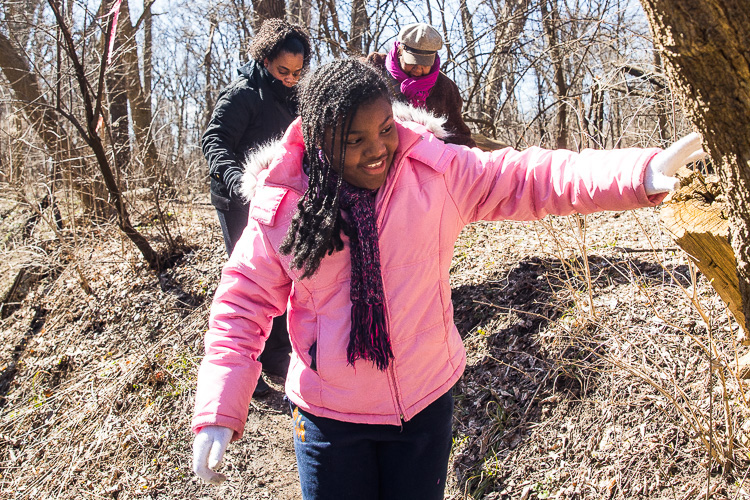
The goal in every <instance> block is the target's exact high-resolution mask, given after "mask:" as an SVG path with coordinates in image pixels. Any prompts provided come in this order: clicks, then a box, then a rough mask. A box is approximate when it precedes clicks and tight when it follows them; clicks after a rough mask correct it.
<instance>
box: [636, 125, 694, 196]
mask: <svg viewBox="0 0 750 500" xmlns="http://www.w3.org/2000/svg"><path fill="white" fill-rule="evenodd" d="M702 141H703V137H701V135H700V134H699V133H697V132H693V133H690V134H688V135H686V136H685V137H683V138H682V139H680V140H679V141H677V142H675V143H674V144H672V145H671V146H669V147H668V148H667V149H665V150H664V151H662V152H660V153H658V154H657V155H656V156H654V157H653V158H651V161H650V162H649V163H648V165H647V166H646V177H645V178H644V179H643V187H644V188H645V189H646V194H647V195H649V196H650V195H652V194H658V193H667V192H669V191H674V190H675V189H677V187H678V186H679V184H680V181H679V180H678V179H677V178H676V177H674V174H675V172H677V171H678V170H679V169H680V167H682V166H683V165H687V164H688V163H692V162H694V161H698V160H700V159H702V158H705V156H706V152H705V151H703V148H702V146H701V142H702Z"/></svg>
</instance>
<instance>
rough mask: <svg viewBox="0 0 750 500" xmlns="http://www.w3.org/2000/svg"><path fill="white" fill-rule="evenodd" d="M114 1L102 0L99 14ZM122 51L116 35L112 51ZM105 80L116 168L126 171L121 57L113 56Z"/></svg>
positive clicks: (127, 123) (125, 106)
mask: <svg viewBox="0 0 750 500" xmlns="http://www.w3.org/2000/svg"><path fill="white" fill-rule="evenodd" d="M114 3H115V2H114V1H113V0H110V1H105V2H102V5H101V8H100V9H99V15H100V16H104V15H106V14H107V12H109V11H110V9H111V8H112V6H113V5H114ZM107 43H109V40H106V39H102V44H107ZM102 46H103V45H102ZM121 51H122V44H121V43H120V40H119V39H118V38H117V37H115V40H114V44H113V47H112V52H113V53H115V54H118V53H120V52H121ZM105 80H106V86H107V96H108V101H109V106H108V107H109V121H110V130H111V131H112V149H113V151H114V158H115V169H116V170H117V171H118V172H124V171H127V169H128V165H129V164H130V117H129V116H128V88H127V84H126V81H125V80H126V73H125V68H124V66H123V64H122V60H121V59H120V58H115V57H113V58H112V63H111V64H110V66H109V68H108V69H107V74H106V76H105Z"/></svg>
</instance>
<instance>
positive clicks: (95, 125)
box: [48, 0, 161, 270]
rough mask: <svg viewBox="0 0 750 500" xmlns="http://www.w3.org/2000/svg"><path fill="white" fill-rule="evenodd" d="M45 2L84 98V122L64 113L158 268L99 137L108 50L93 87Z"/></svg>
mask: <svg viewBox="0 0 750 500" xmlns="http://www.w3.org/2000/svg"><path fill="white" fill-rule="evenodd" d="M48 3H49V5H50V7H52V11H53V13H54V15H55V20H56V21H57V27H58V28H59V30H60V33H61V34H62V40H60V44H61V45H63V47H64V49H65V52H66V55H67V57H68V61H69V62H70V64H71V66H72V68H73V70H74V74H75V75H74V76H75V81H76V83H77V85H78V86H77V90H78V91H79V92H80V94H81V100H82V102H83V111H84V113H85V123H84V124H81V122H80V121H79V120H78V119H77V118H76V117H75V116H74V115H72V114H71V113H65V117H66V118H67V119H68V121H69V122H70V123H71V124H72V125H73V126H75V128H76V129H77V130H78V132H79V133H80V134H81V137H82V138H83V140H84V141H86V144H87V145H88V146H89V147H90V148H91V150H92V152H93V153H94V156H95V157H96V161H97V164H98V166H99V170H100V172H101V173H102V177H103V178H104V182H105V184H106V185H107V190H108V193H109V198H110V201H111V203H112V206H113V207H114V208H115V210H116V211H117V221H118V223H119V226H120V229H121V230H122V232H123V233H125V235H126V236H127V237H128V238H129V239H130V241H131V242H132V243H133V244H134V245H135V246H136V247H137V248H138V250H139V251H140V252H141V255H143V258H144V259H145V260H146V262H148V264H149V267H150V268H151V269H153V270H159V269H160V267H161V261H160V258H159V255H158V254H157V253H156V252H155V251H154V249H153V248H152V247H151V245H150V244H149V242H148V240H147V239H146V238H145V237H144V236H143V235H142V234H141V233H139V232H138V230H137V229H135V228H134V227H133V225H132V224H131V222H130V216H129V214H128V211H127V208H126V207H125V203H124V200H123V198H122V192H121V190H120V185H119V183H118V182H117V179H116V178H115V176H114V174H113V172H112V168H111V167H110V164H109V160H108V159H107V153H106V150H105V149H104V144H103V143H102V140H101V137H100V136H99V117H100V116H101V102H102V94H101V92H102V85H103V82H104V74H105V73H104V71H105V67H106V64H107V58H108V55H109V52H108V50H107V49H106V48H105V50H104V52H103V55H102V60H101V61H100V63H99V68H98V69H99V71H98V74H99V82H98V85H97V86H96V87H95V86H94V85H92V84H91V82H90V81H88V80H87V77H86V72H85V69H84V66H83V64H82V62H81V59H80V58H79V57H78V54H77V52H76V44H75V41H74V40H73V36H72V35H71V33H70V31H69V29H68V27H67V25H66V24H65V19H64V18H63V16H62V15H61V13H60V10H59V6H58V5H57V4H56V3H55V0H48ZM124 3H125V0H123V4H124ZM111 29H112V25H111V24H110V22H109V21H108V25H107V29H106V30H105V38H106V37H108V36H110V34H111ZM105 47H106V46H105ZM97 87H98V89H99V90H98V93H97V94H92V90H93V89H94V88H97ZM57 111H58V112H60V113H63V111H62V110H61V109H58V110H57Z"/></svg>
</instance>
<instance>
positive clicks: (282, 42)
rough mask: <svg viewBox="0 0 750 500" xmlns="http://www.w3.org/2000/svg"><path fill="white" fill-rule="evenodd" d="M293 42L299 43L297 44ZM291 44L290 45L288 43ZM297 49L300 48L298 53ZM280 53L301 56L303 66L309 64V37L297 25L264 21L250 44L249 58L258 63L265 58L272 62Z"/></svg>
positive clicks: (280, 20)
mask: <svg viewBox="0 0 750 500" xmlns="http://www.w3.org/2000/svg"><path fill="white" fill-rule="evenodd" d="M293 40H297V41H299V44H297V43H294V42H293ZM290 42H291V43H290ZM297 48H301V49H302V50H301V51H298V50H297ZM281 51H286V52H291V53H292V54H302V56H303V58H304V63H303V64H304V66H305V67H307V66H308V65H309V64H310V55H311V53H312V51H311V49H310V35H309V34H308V33H307V30H306V29H305V28H304V27H303V26H300V25H299V24H292V23H288V22H286V21H284V20H283V19H266V20H265V21H263V24H262V25H261V27H260V29H259V30H258V32H257V33H256V34H255V36H254V37H253V41H252V43H251V44H250V50H249V52H250V57H252V58H253V59H255V60H256V61H257V62H259V63H263V60H264V59H265V58H268V59H269V60H274V59H276V57H277V56H278V55H279V53H280V52H281Z"/></svg>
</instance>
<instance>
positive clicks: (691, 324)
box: [0, 203, 750, 499]
mask: <svg viewBox="0 0 750 500" xmlns="http://www.w3.org/2000/svg"><path fill="white" fill-rule="evenodd" d="M2 210H3V213H4V214H5V215H6V216H5V217H3V220H2V225H3V228H2V234H3V235H5V236H3V247H2V256H3V259H2V272H1V274H0V276H1V277H2V287H3V288H2V289H0V296H3V294H5V293H6V292H7V291H8V289H9V287H10V284H11V282H13V281H14V279H15V277H16V276H18V271H19V270H20V269H26V271H25V272H24V275H25V276H24V277H22V279H21V280H20V282H19V284H18V285H17V286H16V289H15V290H14V291H13V292H12V293H10V295H9V296H8V297H7V299H8V300H6V302H5V305H7V306H8V307H9V309H3V314H2V319H1V320H0V321H1V323H0V330H1V331H2V334H1V335H2V349H1V350H0V474H1V476H0V497H2V498H9V499H10V498H13V499H21V498H71V499H72V498H76V499H77V498H118V499H123V498H134V497H141V498H153V499H156V498H160V499H167V498H250V499H261V498H279V499H290V498H300V494H299V487H298V486H297V483H296V468H295V463H294V452H293V449H292V445H291V438H290V432H291V428H290V426H289V418H288V413H287V407H286V404H285V402H284V401H283V398H282V392H281V391H282V387H281V385H280V382H281V381H280V380H273V381H272V382H273V387H274V389H276V390H275V391H273V392H272V394H271V396H270V397H268V398H265V399H263V400H259V401H257V402H254V403H253V408H252V410H251V412H250V413H251V414H250V419H249V421H248V428H247V431H246V436H245V438H244V439H243V441H241V442H239V443H235V444H233V445H232V446H231V447H230V450H229V452H228V454H227V459H226V462H225V465H224V470H225V471H226V472H227V473H228V475H229V478H230V480H229V481H227V482H226V483H224V484H223V485H222V486H220V487H218V488H216V487H209V486H205V485H202V484H200V483H199V482H198V481H197V480H196V479H195V478H193V476H192V474H191V473H190V453H191V449H190V446H191V441H192V436H191V434H190V432H189V421H190V416H191V415H190V414H191V410H192V406H191V405H192V394H193V392H192V391H193V388H194V383H195V376H196V369H197V366H198V363H199V360H200V356H201V354H202V334H203V331H204V330H205V325H206V320H207V315H208V306H209V304H210V298H211V296H212V294H213V291H214V289H215V286H216V284H217V282H218V277H219V273H220V269H221V265H222V263H223V260H224V250H223V244H222V240H221V235H220V231H219V228H218V224H217V223H216V221H215V220H214V213H213V210H212V208H211V207H210V206H208V205H202V204H195V203H175V204H173V206H171V207H170V210H171V212H172V213H173V216H172V217H171V218H170V219H169V224H170V225H171V226H172V227H171V229H172V231H173V234H176V235H179V237H181V238H183V240H184V241H185V242H186V247H185V248H186V251H185V253H184V255H182V256H181V257H180V258H179V259H178V260H177V261H176V262H175V264H174V265H173V266H172V267H171V268H170V269H169V270H168V271H166V272H165V273H163V274H162V275H160V276H158V275H155V274H154V273H153V272H152V271H150V270H149V269H148V267H147V266H146V265H145V264H144V263H142V261H141V259H140V258H139V255H138V254H137V252H135V251H134V250H133V249H132V247H131V246H130V244H129V243H127V241H126V240H124V239H123V237H122V236H120V235H119V234H118V232H117V230H116V229H115V228H110V227H106V226H105V227H99V228H98V229H90V230H88V231H87V232H86V233H87V235H88V236H87V237H86V238H85V239H83V238H82V237H81V236H80V235H78V236H76V238H77V239H76V240H75V244H74V245H70V248H72V249H74V251H72V252H63V251H62V250H61V248H62V247H61V245H60V243H59V242H58V241H57V238H58V237H59V235H56V234H55V233H53V232H52V231H51V230H50V229H49V228H48V227H45V226H44V224H41V225H39V224H38V225H37V226H36V228H35V229H34V231H32V232H31V233H30V234H28V235H27V236H26V237H25V238H24V237H23V235H22V234H23V231H22V229H21V226H20V225H19V222H18V221H22V220H25V217H27V216H29V215H30V213H31V212H30V211H29V209H28V207H24V206H23V204H17V203H16V204H6V206H4V208H2ZM657 220H658V219H657V215H656V212H655V211H654V210H639V211H637V212H631V213H623V214H611V213H610V214H600V215H596V216H589V217H586V218H557V219H552V220H546V221H544V222H541V223H529V224H522V223H481V224H474V225H472V226H470V227H469V228H467V229H466V230H465V231H464V233H463V234H462V237H461V240H460V241H459V244H458V245H457V247H456V251H455V256H454V265H453V287H454V306H455V312H456V323H457V325H458V327H459V329H460V331H461V332H462V335H463V336H464V341H465V343H466V346H467V349H468V354H469V365H468V368H467V371H466V374H465V375H464V377H463V378H462V379H461V380H460V381H459V383H458V384H457V387H456V410H455V421H454V429H455V436H454V450H453V457H452V462H451V482H450V485H449V492H448V496H449V497H450V498H455V499H468V498H474V499H479V498H488V499H501V498H513V499H517V498H526V499H530V498H571V499H572V498H577V499H598V498H621V499H626V498H627V499H629V498H649V499H660V498H664V499H667V498H669V499H674V498H676V499H689V498H715V499H719V498H727V499H738V498H747V496H748V493H747V492H748V491H750V486H748V484H749V480H748V478H747V477H746V476H747V472H748V463H749V462H750V460H749V456H748V448H747V445H748V435H749V433H750V424H746V423H745V422H746V421H747V418H746V417H747V416H748V412H749V410H748V403H747V401H746V399H745V398H746V397H747V396H746V394H745V392H746V391H747V387H746V385H747V384H746V383H744V385H743V382H742V381H740V380H739V379H737V378H736V377H735V362H736V357H737V355H739V354H742V351H741V348H740V347H739V346H737V345H736V342H735V340H736V337H737V335H738V328H737V325H736V323H735V322H734V321H733V320H732V319H731V318H730V316H729V315H728V313H727V311H726V308H725V306H724V305H723V303H722V302H721V301H720V300H719V298H718V296H717V295H716V294H715V293H714V292H713V290H712V289H711V288H710V286H709V285H708V283H707V282H706V280H705V279H704V278H703V277H702V276H701V275H700V274H698V273H697V272H696V271H695V270H694V269H693V268H692V267H691V266H690V265H689V263H688V261H687V260H686V258H685V257H684V255H683V254H681V253H680V252H679V251H677V250H676V249H674V248H673V244H672V243H671V240H670V239H669V238H668V237H667V236H666V235H665V234H663V233H661V232H660V231H659V225H658V222H657ZM139 229H140V230H142V231H144V232H148V231H154V234H155V233H156V230H155V229H150V228H149V227H148V218H147V217H144V218H142V219H141V220H140V225H139ZM61 234H62V233H61ZM64 234H66V235H67V237H69V238H72V236H71V235H70V234H69V233H64ZM187 245H189V246H187ZM76 266H78V267H77V268H76ZM76 269H80V272H79V271H78V270H76ZM82 280H85V281H86V282H87V283H88V285H89V287H90V290H91V292H90V293H87V292H86V291H85V287H84V286H83V285H82V282H83V281H82ZM4 307H5V306H4Z"/></svg>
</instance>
